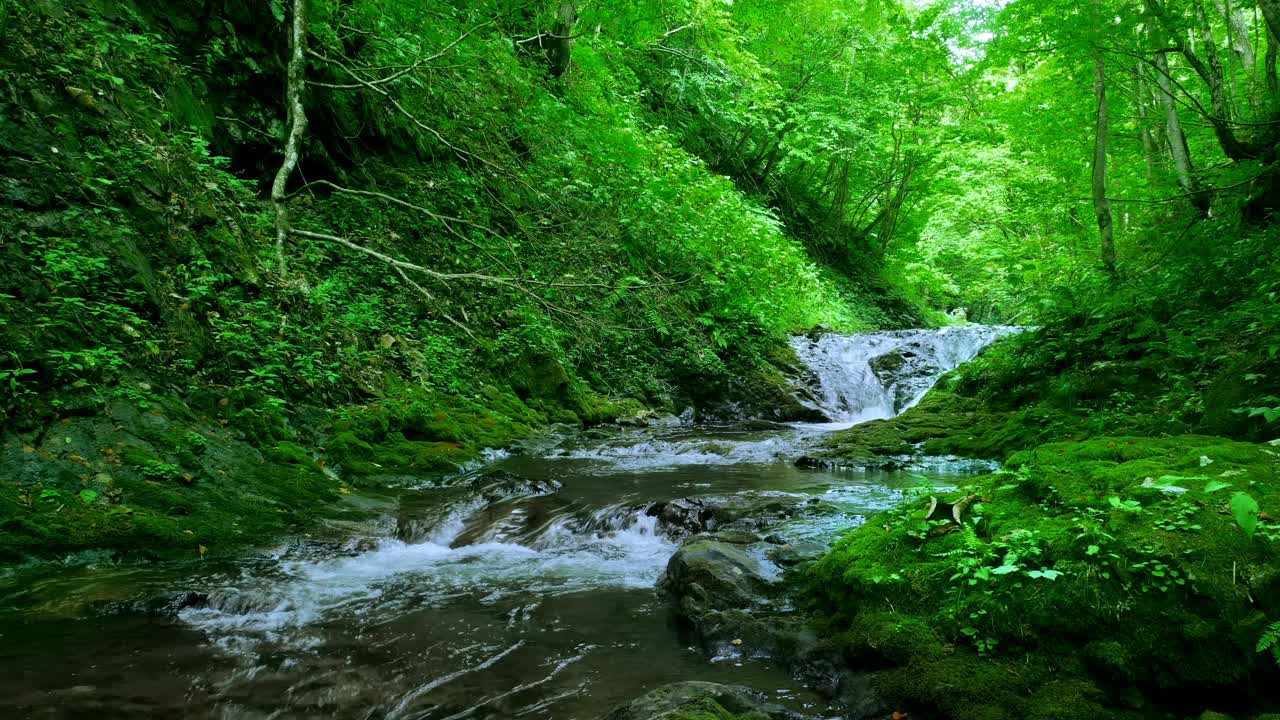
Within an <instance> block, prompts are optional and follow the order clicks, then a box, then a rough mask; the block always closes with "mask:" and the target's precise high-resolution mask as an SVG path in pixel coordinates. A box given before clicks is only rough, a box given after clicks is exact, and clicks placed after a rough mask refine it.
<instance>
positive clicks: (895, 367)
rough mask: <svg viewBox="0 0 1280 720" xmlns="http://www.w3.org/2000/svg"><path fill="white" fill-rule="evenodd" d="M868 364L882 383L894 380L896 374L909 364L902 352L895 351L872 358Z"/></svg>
mask: <svg viewBox="0 0 1280 720" xmlns="http://www.w3.org/2000/svg"><path fill="white" fill-rule="evenodd" d="M867 364H868V365H870V366H871V371H872V372H874V373H875V375H876V377H877V378H879V379H880V381H881V382H887V381H891V380H892V378H893V376H894V374H895V373H897V372H899V371H901V370H902V368H903V366H905V365H906V364H907V358H906V356H905V355H903V353H902V351H901V350H898V349H894V350H891V351H889V352H887V353H885V354H884V355H880V356H878V357H873V358H871V360H870V361H869V362H868V363H867Z"/></svg>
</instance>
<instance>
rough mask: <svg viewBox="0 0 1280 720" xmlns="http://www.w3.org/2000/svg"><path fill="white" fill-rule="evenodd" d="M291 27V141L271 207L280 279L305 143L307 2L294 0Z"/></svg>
mask: <svg viewBox="0 0 1280 720" xmlns="http://www.w3.org/2000/svg"><path fill="white" fill-rule="evenodd" d="M292 14H293V18H292V25H291V26H290V29H289V66H288V69H287V71H286V80H285V107H286V108H287V109H288V116H289V117H288V121H289V139H288V141H287V142H286V144H285V148H284V162H283V163H281V164H280V169H279V170H277V171H276V177H275V180H274V182H272V183H271V204H272V206H273V207H274V208H275V214H276V263H277V266H278V267H277V268H276V270H277V272H278V273H279V275H280V277H285V276H286V275H287V274H288V271H289V263H288V259H287V256H286V253H285V243H286V241H287V240H288V238H289V232H290V230H291V228H290V227H289V210H288V206H287V202H288V195H287V193H286V192H285V190H286V187H287V186H288V184H289V177H290V176H291V175H293V171H294V170H296V169H297V167H298V159H299V157H300V156H301V155H302V143H303V140H304V139H305V137H306V133H307V109H306V106H305V104H304V103H303V97H302V95H303V91H304V90H305V89H306V82H307V76H306V73H307V0H293V8H292Z"/></svg>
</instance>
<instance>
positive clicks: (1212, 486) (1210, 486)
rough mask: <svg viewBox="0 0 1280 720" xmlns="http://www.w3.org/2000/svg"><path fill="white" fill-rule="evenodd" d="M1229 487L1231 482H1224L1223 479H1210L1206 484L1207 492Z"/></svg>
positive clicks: (1205, 489)
mask: <svg viewBox="0 0 1280 720" xmlns="http://www.w3.org/2000/svg"><path fill="white" fill-rule="evenodd" d="M1229 487H1231V483H1226V482H1222V481H1221V480H1210V481H1209V482H1208V483H1206V484H1205V486H1204V491H1205V492H1207V493H1214V492H1218V491H1219V490H1225V489H1227V488H1229Z"/></svg>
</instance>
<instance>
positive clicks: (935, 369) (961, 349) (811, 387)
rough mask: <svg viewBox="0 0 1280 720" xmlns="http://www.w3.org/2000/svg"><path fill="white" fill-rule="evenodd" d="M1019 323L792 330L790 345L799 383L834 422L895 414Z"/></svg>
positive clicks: (1013, 330)
mask: <svg viewBox="0 0 1280 720" xmlns="http://www.w3.org/2000/svg"><path fill="white" fill-rule="evenodd" d="M1021 330H1022V328H1018V327H1000V326H989V325H970V326H963V327H946V328H942V329H941V330H897V331H893V332H884V333H874V334H866V335H821V336H817V337H810V336H797V337H794V338H792V339H791V347H792V348H793V349H794V350H795V351H796V355H797V356H799V358H800V360H801V362H803V363H804V364H805V366H806V367H807V368H808V370H809V376H808V377H807V378H805V379H804V382H803V384H804V386H805V387H804V389H805V390H806V391H807V393H808V395H809V396H810V397H811V398H812V400H813V402H814V404H815V406H816V407H817V409H819V410H821V411H822V412H823V413H824V414H825V415H826V416H827V417H828V418H830V419H831V420H832V421H833V422H838V423H848V424H856V423H862V422H868V421H870V420H881V419H885V418H891V417H894V416H896V415H898V414H900V413H901V412H903V411H904V410H906V409H907V408H909V407H911V406H912V405H915V404H916V403H917V402H919V401H920V398H922V397H924V394H925V393H926V392H928V391H929V388H931V387H933V384H934V383H936V382H937V381H938V378H940V377H942V375H943V374H945V373H947V372H949V371H951V370H954V369H955V368H957V367H959V366H960V365H961V364H963V363H965V362H968V361H969V360H972V359H973V358H974V357H976V356H977V354H978V353H979V352H981V351H982V350H983V348H985V347H987V346H988V345H990V344H991V343H993V342H995V341H996V340H998V339H1000V338H1002V337H1005V336H1006V335H1012V334H1014V333H1017V332H1020V331H1021Z"/></svg>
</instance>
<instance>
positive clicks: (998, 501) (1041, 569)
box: [808, 436, 1280, 718]
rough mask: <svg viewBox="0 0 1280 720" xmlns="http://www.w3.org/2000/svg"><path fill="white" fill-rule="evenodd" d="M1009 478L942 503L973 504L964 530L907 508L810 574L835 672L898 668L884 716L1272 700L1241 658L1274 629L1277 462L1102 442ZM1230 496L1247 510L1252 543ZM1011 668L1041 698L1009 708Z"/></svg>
mask: <svg viewBox="0 0 1280 720" xmlns="http://www.w3.org/2000/svg"><path fill="white" fill-rule="evenodd" d="M1007 467H1008V470H1006V471H1003V472H1002V473H1000V474H997V475H993V476H990V477H987V478H981V479H979V480H977V481H975V482H974V484H973V485H972V486H971V487H968V488H965V489H963V490H961V491H960V493H958V494H967V495H972V496H974V497H975V502H974V504H973V505H972V506H971V509H970V513H969V514H968V515H966V516H965V518H964V522H963V524H961V525H956V524H955V523H953V522H950V521H927V520H926V519H925V510H926V506H927V504H928V503H927V502H925V501H924V500H920V501H918V502H912V503H909V504H908V505H907V506H905V507H903V508H902V509H900V510H897V511H894V512H890V513H887V514H885V515H883V516H881V517H878V518H872V519H871V520H870V521H869V522H868V523H867V524H866V525H864V526H862V527H860V528H858V529H857V530H855V531H853V532H852V533H850V534H849V536H848V537H846V538H845V539H843V540H842V541H840V542H839V543H837V544H836V545H835V546H834V547H833V549H832V550H831V552H830V553H828V554H827V556H826V557H824V558H823V559H822V560H821V561H819V562H818V563H817V564H816V565H815V566H814V567H813V568H812V570H811V571H810V573H809V580H808V582H809V593H810V597H811V598H812V599H813V602H814V603H815V605H816V606H817V607H819V608H821V609H822V612H823V613H824V614H825V615H826V616H827V617H828V618H830V622H831V623H832V632H833V633H843V634H842V635H841V637H843V638H844V639H845V640H844V641H845V643H846V648H845V653H846V656H847V657H848V658H849V659H850V660H851V661H852V662H854V663H862V664H869V665H871V666H880V667H890V668H902V669H901V670H889V671H887V672H886V673H885V674H884V675H883V676H882V677H881V682H882V688H881V689H882V690H883V691H884V692H885V693H886V694H887V695H888V696H889V697H891V698H894V699H899V700H901V701H903V702H907V703H918V704H919V705H921V706H923V707H928V708H932V709H935V710H937V711H940V712H944V713H946V714H947V716H948V717H957V718H967V717H972V718H980V717H1009V718H1014V717H1019V718H1021V717H1044V718H1050V717H1053V718H1090V717H1099V718H1101V717H1123V716H1124V715H1123V713H1124V712H1128V709H1129V708H1131V707H1132V706H1133V702H1132V691H1133V689H1134V688H1139V689H1142V690H1144V691H1148V692H1147V694H1148V698H1149V699H1152V698H1154V699H1155V701H1156V702H1158V699H1159V697H1160V695H1161V693H1162V692H1165V691H1166V689H1170V688H1178V689H1180V690H1181V691H1186V690H1188V689H1189V688H1196V689H1197V692H1200V693H1202V694H1203V698H1204V701H1205V702H1206V704H1207V703H1210V702H1211V701H1212V700H1213V699H1214V698H1219V699H1222V700H1238V696H1239V695H1240V694H1245V695H1250V694H1252V695H1251V697H1253V699H1254V701H1255V702H1262V701H1264V700H1266V699H1268V698H1269V699H1270V701H1274V700H1275V698H1274V697H1271V694H1272V691H1271V690H1268V689H1267V687H1269V686H1268V685H1267V684H1265V683H1264V684H1261V685H1259V684H1256V683H1255V682H1254V679H1256V678H1259V677H1264V676H1265V677H1272V676H1277V675H1280V672H1278V671H1277V669H1276V668H1275V666H1274V665H1273V664H1272V662H1271V660H1270V658H1268V657H1265V656H1263V655H1260V654H1259V653H1257V652H1255V650H1254V645H1255V644H1256V642H1257V640H1258V638H1259V636H1260V635H1261V634H1262V632H1263V630H1264V629H1265V627H1266V624H1267V621H1268V620H1270V619H1276V618H1280V572H1278V571H1277V570H1276V569H1275V568H1276V567H1277V566H1278V565H1280V556H1278V555H1280V549H1277V546H1276V545H1275V542H1276V541H1280V526H1277V525H1275V524H1274V523H1273V522H1272V521H1271V520H1270V518H1271V513H1275V512H1280V453H1278V452H1277V451H1276V450H1275V449H1273V448H1270V447H1268V446H1264V445H1254V444H1249V443H1241V442H1235V441H1230V440H1224V439H1222V438H1214V437H1206V436H1181V437H1172V438H1133V437H1115V438H1096V439H1092V440H1088V441H1082V442H1067V443H1051V444H1047V445H1042V446H1039V447H1036V448H1034V449H1032V450H1027V451H1023V452H1020V453H1015V454H1014V455H1013V456H1012V457H1010V458H1009V461H1008V463H1007ZM1234 493H1242V494H1247V496H1248V497H1249V498H1252V500H1253V501H1254V502H1256V503H1257V504H1258V505H1259V506H1260V509H1261V514H1258V515H1255V516H1254V517H1253V518H1252V520H1251V521H1250V522H1252V521H1256V522H1257V526H1258V529H1257V532H1256V534H1254V535H1253V536H1252V537H1251V536H1250V535H1249V534H1247V533H1246V532H1245V530H1243V529H1242V528H1241V526H1240V525H1239V524H1238V522H1237V519H1236V518H1235V517H1234V516H1233V514H1232V511H1231V505H1232V503H1231V502H1230V500H1231V499H1232V497H1233V494H1234ZM1242 497H1243V495H1242ZM1273 537H1274V538H1276V540H1273V539H1272V538H1273ZM1013 664H1017V670H1016V672H1017V673H1018V676H1019V677H1022V678H1024V680H1025V679H1026V678H1028V677H1030V676H1029V675H1028V672H1029V671H1028V669H1027V668H1028V667H1037V668H1040V670H1041V675H1040V676H1041V677H1042V678H1043V680H1042V681H1040V682H1036V683H1030V684H1026V685H1024V686H1021V687H1020V689H1016V690H1015V691H1009V690H1007V689H1006V686H1009V684H1010V683H1011V682H1012V681H1011V680H1010V672H1011V671H1012V670H1013ZM1041 683H1042V684H1041ZM1017 685H1018V684H1017V683H1016V682H1015V683H1014V686H1017ZM1273 686H1274V685H1271V687H1273ZM1028 698H1030V699H1028ZM1108 713H1115V714H1108Z"/></svg>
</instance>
